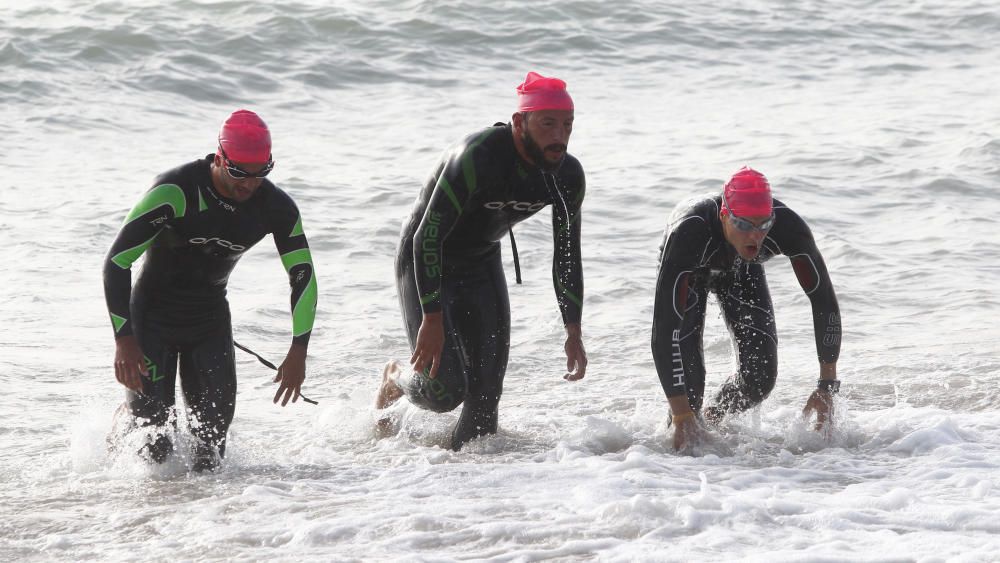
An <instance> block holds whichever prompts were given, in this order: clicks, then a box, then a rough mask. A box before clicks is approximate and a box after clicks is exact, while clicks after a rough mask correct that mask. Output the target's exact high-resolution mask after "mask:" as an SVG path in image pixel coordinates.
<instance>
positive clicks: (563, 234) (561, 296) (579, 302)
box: [552, 171, 586, 327]
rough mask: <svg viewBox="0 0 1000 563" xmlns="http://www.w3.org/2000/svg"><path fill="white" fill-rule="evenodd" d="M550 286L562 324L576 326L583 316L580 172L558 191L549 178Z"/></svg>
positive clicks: (582, 185)
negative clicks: (551, 192) (550, 209)
mask: <svg viewBox="0 0 1000 563" xmlns="http://www.w3.org/2000/svg"><path fill="white" fill-rule="evenodd" d="M553 182H554V183H555V185H554V186H553V188H554V194H553V195H554V200H555V201H554V202H553V204H552V238H553V249H552V286H553V288H554V289H555V292H556V301H557V302H558V304H559V311H560V313H562V318H563V324H564V325H566V326H569V325H577V326H578V327H579V325H580V321H581V319H582V317H583V256H582V250H581V244H580V230H581V229H580V223H581V216H582V207H583V199H584V196H585V194H586V182H585V180H584V178H583V173H582V171H581V173H580V176H579V179H578V180H577V181H576V182H575V183H576V185H573V186H570V187H568V188H565V189H563V188H561V187H560V186H559V185H558V180H557V179H555V178H553Z"/></svg>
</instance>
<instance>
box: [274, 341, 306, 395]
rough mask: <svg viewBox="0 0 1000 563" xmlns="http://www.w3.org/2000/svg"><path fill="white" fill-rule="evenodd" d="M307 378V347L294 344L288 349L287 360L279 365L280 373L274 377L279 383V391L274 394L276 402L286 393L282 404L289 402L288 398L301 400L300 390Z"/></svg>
mask: <svg viewBox="0 0 1000 563" xmlns="http://www.w3.org/2000/svg"><path fill="white" fill-rule="evenodd" d="M305 379H306V348H305V346H300V345H297V344H292V347H291V348H289V349H288V355H286V356H285V361H283V362H281V365H280V366H278V375H276V376H275V377H274V382H275V383H280V385H278V391H277V392H276V393H275V394H274V403H275V404H277V402H278V399H279V398H281V395H282V394H284V395H285V397H284V398H283V399H282V400H281V406H285V405H287V404H288V399H291V400H292V402H293V403H294V402H296V401H298V400H299V392H300V390H301V389H302V382H303V381H305Z"/></svg>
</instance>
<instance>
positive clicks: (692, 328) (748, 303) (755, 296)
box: [652, 167, 841, 449]
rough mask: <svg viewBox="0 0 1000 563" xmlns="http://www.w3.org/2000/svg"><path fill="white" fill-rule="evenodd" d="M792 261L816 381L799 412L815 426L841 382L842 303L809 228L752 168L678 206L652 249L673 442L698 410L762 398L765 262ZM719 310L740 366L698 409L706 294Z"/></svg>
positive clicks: (658, 357) (657, 352)
mask: <svg viewBox="0 0 1000 563" xmlns="http://www.w3.org/2000/svg"><path fill="white" fill-rule="evenodd" d="M777 254H784V255H785V256H788V257H789V258H790V259H791V262H792V268H793V269H794V271H795V275H796V277H797V278H798V281H799V285H801V286H802V289H803V291H805V292H806V295H808V296H809V300H810V302H811V304H812V312H813V327H814V330H815V335H816V351H817V354H818V357H819V364H820V369H819V383H818V388H817V389H816V390H815V391H813V393H812V394H811V395H810V397H809V399H808V401H807V402H806V407H805V409H803V413H804V414H806V415H809V414H810V413H811V412H812V411H813V410H815V411H816V413H817V426H818V427H823V426H825V425H826V424H827V423H828V422H829V421H830V420H831V416H832V414H833V399H832V393H835V392H837V390H838V389H839V385H840V383H839V381H837V358H838V356H839V355H840V335H841V334H840V328H841V327H840V309H839V307H838V305H837V296H836V295H835V294H834V291H833V285H832V284H831V282H830V276H829V274H828V273H827V270H826V265H825V264H824V262H823V257H822V256H821V255H820V253H819V250H818V249H817V248H816V242H815V241H814V240H813V236H812V233H811V232H810V231H809V227H808V226H806V224H805V222H804V221H803V220H802V218H801V217H799V216H798V214H796V213H795V212H794V211H792V210H791V209H789V208H788V207H786V206H785V205H784V204H782V203H781V202H780V201H778V200H775V199H772V197H771V187H770V185H769V184H768V182H767V179H766V178H765V177H764V176H763V175H762V174H761V173H759V172H757V171H755V170H753V169H750V168H747V167H744V168H743V169H741V170H740V171H738V172H737V173H736V174H735V175H734V176H733V177H732V178H731V179H730V180H729V182H727V183H726V185H725V186H724V187H723V193H722V194H721V195H720V196H717V197H712V198H708V199H704V200H701V201H699V202H697V203H695V204H694V205H690V206H688V205H685V206H683V207H678V209H676V210H675V211H674V213H673V216H672V217H671V224H670V227H669V229H668V232H667V233H666V236H665V240H664V243H663V247H662V249H661V255H660V269H659V276H658V279H657V282H656V300H655V304H654V309H653V339H652V345H653V360H654V362H655V364H656V371H657V374H658V375H659V377H660V383H661V384H662V385H663V390H664V391H665V392H666V394H667V399H668V401H669V402H670V410H671V412H672V413H673V420H672V422H673V426H674V439H673V441H674V447H675V448H677V449H681V448H683V447H684V446H685V445H686V444H688V443H691V442H692V441H695V440H697V439H698V438H699V436H700V433H701V431H702V430H701V427H700V426H699V424H700V420H699V419H700V418H701V417H700V416H699V413H701V412H703V413H704V418H705V420H707V421H708V422H710V423H717V422H719V421H720V420H721V419H722V417H723V416H725V415H726V414H728V413H735V412H740V411H744V410H747V409H749V408H751V407H753V406H755V405H757V404H760V402H761V401H763V400H764V399H765V398H766V397H767V396H768V394H769V393H770V392H771V390H772V389H773V388H774V382H775V378H776V377H777V375H778V357H777V353H778V339H777V330H776V328H775V322H774V308H773V305H772V303H771V295H770V292H769V291H768V288H767V280H766V279H765V277H764V267H763V262H765V261H766V260H768V259H769V258H771V257H772V256H775V255H777ZM709 291H711V292H713V293H714V294H715V295H716V297H717V299H718V301H719V305H720V307H721V308H722V312H723V316H724V317H725V321H726V325H727V326H728V327H729V331H730V333H731V334H732V336H733V339H734V341H735V344H736V349H737V352H738V363H739V370H738V372H737V373H735V374H733V375H732V376H731V377H730V378H729V379H728V380H727V381H726V382H725V383H723V385H722V388H721V389H720V390H719V392H718V394H717V395H716V397H715V401H714V405H713V406H711V407H709V408H706V409H704V411H702V402H703V399H704V392H705V362H704V357H703V350H702V331H703V328H704V321H705V307H706V301H707V297H708V292H709Z"/></svg>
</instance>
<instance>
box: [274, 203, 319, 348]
mask: <svg viewBox="0 0 1000 563" xmlns="http://www.w3.org/2000/svg"><path fill="white" fill-rule="evenodd" d="M292 209H293V210H294V211H293V212H290V213H288V214H287V216H289V217H294V221H285V222H284V224H283V225H281V227H279V228H278V229H276V230H275V231H274V244H275V246H276V247H277V249H278V254H279V255H281V264H282V265H283V266H284V267H285V272H287V273H288V284H289V286H290V287H291V309H292V344H293V345H297V346H301V347H302V348H306V347H308V345H309V337H310V336H311V335H312V329H313V324H314V323H315V320H316V303H317V301H318V297H319V287H318V285H317V283H316V269H315V267H314V266H313V260H312V253H311V252H310V250H309V242H308V241H307V240H306V234H305V231H304V229H303V228H302V216H301V215H300V214H299V212H298V209H297V208H295V207H294V204H292Z"/></svg>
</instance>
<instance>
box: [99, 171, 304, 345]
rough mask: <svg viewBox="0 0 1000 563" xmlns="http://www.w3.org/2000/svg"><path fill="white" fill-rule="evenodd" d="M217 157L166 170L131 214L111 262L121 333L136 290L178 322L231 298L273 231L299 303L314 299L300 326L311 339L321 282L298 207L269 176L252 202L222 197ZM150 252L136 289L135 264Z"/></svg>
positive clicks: (151, 307)
mask: <svg viewBox="0 0 1000 563" xmlns="http://www.w3.org/2000/svg"><path fill="white" fill-rule="evenodd" d="M211 162H212V155H209V156H208V157H206V158H204V159H202V160H197V161H194V162H191V163H188V164H185V165H183V166H180V167H178V168H175V169H173V170H170V171H168V172H166V173H164V174H162V175H160V176H159V177H158V178H157V179H156V180H155V182H154V185H153V188H151V189H150V190H149V191H148V192H147V193H146V194H145V196H144V197H143V199H142V201H140V203H139V204H137V205H136V206H135V207H134V208H133V210H132V211H131V213H129V215H128V217H126V220H125V224H124V225H123V227H122V229H121V231H120V232H119V234H118V237H117V238H116V239H115V242H114V243H113V244H112V248H111V250H110V252H109V253H108V258H107V260H106V261H105V268H104V277H105V294H106V297H107V301H108V309H109V311H110V313H111V316H112V322H113V324H114V325H115V332H116V334H117V335H119V336H121V335H124V334H131V327H130V326H128V325H129V323H128V319H129V316H130V311H129V300H130V297H131V298H132V300H133V304H135V305H137V306H141V307H143V308H144V309H146V310H148V311H149V312H150V313H157V312H159V313H157V314H158V315H160V316H162V317H163V322H166V323H168V324H175V325H176V326H184V325H185V324H186V323H190V322H197V321H198V320H199V319H200V317H201V316H203V315H206V314H209V313H211V312H212V311H215V310H217V309H218V308H220V307H223V306H225V295H226V284H227V283H228V281H229V275H230V274H231V273H232V271H233V268H235V266H236V263H237V262H238V261H239V259H240V258H241V257H242V256H243V254H244V253H245V252H246V251H247V250H249V249H250V248H251V247H253V246H254V245H255V244H257V243H258V242H260V241H261V239H263V238H264V237H265V236H267V235H268V234H273V235H274V240H275V245H276V246H277V248H278V251H279V253H280V254H281V255H282V261H283V262H285V266H286V270H288V271H289V278H290V282H291V283H292V291H293V309H294V308H295V307H296V305H297V304H298V303H300V302H303V299H304V300H306V301H309V303H308V304H305V305H304V306H303V307H301V311H300V314H299V316H300V317H302V318H301V319H300V322H298V323H297V324H298V325H300V326H299V327H298V328H297V329H296V334H295V337H296V338H298V339H299V340H301V341H302V342H303V343H304V342H305V341H306V339H307V338H308V336H307V335H305V334H306V333H307V332H308V330H303V327H305V326H306V325H308V327H309V328H311V325H312V315H313V314H314V311H315V293H316V291H315V290H316V284H315V279H314V276H313V272H312V262H311V257H310V256H309V248H308V243H307V242H306V238H305V235H304V232H303V230H302V224H301V220H300V218H299V211H298V208H297V207H296V206H295V203H294V202H293V201H292V199H291V198H290V197H289V196H288V195H287V194H285V193H284V192H283V191H282V190H280V189H278V188H277V187H276V186H275V185H274V184H272V183H271V182H270V181H268V180H264V181H263V182H262V184H261V185H260V187H259V188H258V189H257V191H256V192H255V193H254V195H253V197H251V198H250V199H249V200H247V201H245V202H241V203H237V202H235V201H231V200H228V199H226V198H223V197H222V196H220V195H219V194H218V192H217V191H216V190H215V188H214V187H213V186H212V178H211ZM143 254H145V262H144V264H143V267H142V271H141V273H140V274H139V276H138V279H137V281H136V285H135V288H134V290H132V288H131V287H130V286H131V275H130V268H131V265H132V263H133V262H134V261H135V260H137V259H138V258H139V256H141V255H143ZM286 257H288V259H287V260H286ZM293 268H294V269H295V270H296V271H295V272H293V271H292V269H293ZM293 274H294V275H293ZM293 314H294V313H293ZM303 335H305V337H304V338H303Z"/></svg>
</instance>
